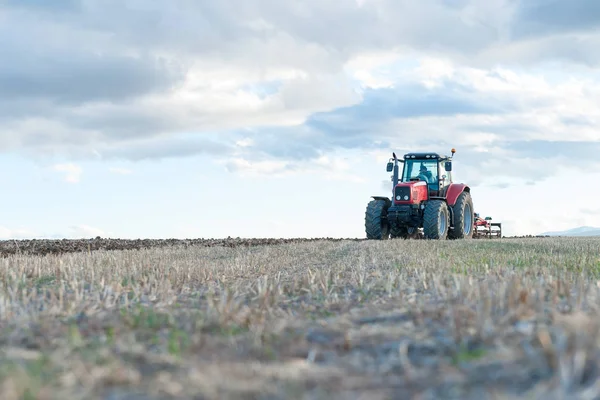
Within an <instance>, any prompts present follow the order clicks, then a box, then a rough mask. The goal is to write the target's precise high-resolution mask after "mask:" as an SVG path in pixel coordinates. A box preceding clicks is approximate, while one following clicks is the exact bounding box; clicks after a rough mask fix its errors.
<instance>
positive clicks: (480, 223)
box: [473, 217, 502, 239]
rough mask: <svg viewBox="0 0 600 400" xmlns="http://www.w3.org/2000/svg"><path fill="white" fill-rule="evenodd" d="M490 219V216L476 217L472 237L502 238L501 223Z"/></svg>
mask: <svg viewBox="0 0 600 400" xmlns="http://www.w3.org/2000/svg"><path fill="white" fill-rule="evenodd" d="M491 221H492V217H485V219H481V218H476V219H475V226H474V231H473V239H500V238H502V223H501V222H491Z"/></svg>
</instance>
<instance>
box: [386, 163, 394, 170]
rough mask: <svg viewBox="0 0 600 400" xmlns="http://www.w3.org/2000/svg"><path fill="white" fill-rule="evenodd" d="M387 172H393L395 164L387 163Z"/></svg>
mask: <svg viewBox="0 0 600 400" xmlns="http://www.w3.org/2000/svg"><path fill="white" fill-rule="evenodd" d="M385 170H386V171H387V172H392V171H393V170H394V163H393V162H391V161H390V162H389V163H387V167H386V168H385Z"/></svg>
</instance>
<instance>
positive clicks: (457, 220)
mask: <svg viewBox="0 0 600 400" xmlns="http://www.w3.org/2000/svg"><path fill="white" fill-rule="evenodd" d="M452 211H453V212H452V214H454V215H453V217H454V218H453V219H454V220H453V223H452V225H453V226H454V229H453V230H451V231H450V232H449V233H448V236H450V238H452V239H471V238H472V237H473V229H474V227H473V225H474V224H473V216H474V213H473V199H472V198H471V193H469V192H462V193H461V194H460V196H458V199H457V200H456V204H454V206H453V207H452Z"/></svg>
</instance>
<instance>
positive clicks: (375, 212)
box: [365, 199, 390, 240]
mask: <svg viewBox="0 0 600 400" xmlns="http://www.w3.org/2000/svg"><path fill="white" fill-rule="evenodd" d="M387 209H388V204H387V202H386V201H385V200H379V199H377V200H371V201H370V202H369V204H368V205H367V210H366V211H365V231H366V233H367V239H376V240H387V239H389V237H390V226H389V224H388V220H387Z"/></svg>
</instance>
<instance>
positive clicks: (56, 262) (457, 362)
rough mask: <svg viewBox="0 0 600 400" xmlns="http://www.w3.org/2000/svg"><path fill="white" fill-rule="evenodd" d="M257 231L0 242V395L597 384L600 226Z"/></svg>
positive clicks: (593, 387) (248, 393)
mask: <svg viewBox="0 0 600 400" xmlns="http://www.w3.org/2000/svg"><path fill="white" fill-rule="evenodd" d="M269 244H270V245H268V246H267V245H264V246H243V247H231V246H213V247H203V246H193V245H186V246H180V247H177V246H165V247H158V248H149V249H142V250H118V251H106V250H98V251H91V252H75V253H67V254H62V255H48V256H36V255H9V256H7V257H5V258H4V259H3V260H2V263H3V265H2V266H1V268H0V281H1V284H2V292H1V294H0V324H1V327H2V330H1V332H2V333H1V335H0V340H1V345H2V349H3V361H1V364H0V398H3V399H7V400H10V399H19V398H22V397H23V396H24V395H29V396H31V397H30V398H48V399H51V398H57V399H58V398H70V399H91V398H104V399H134V398H140V399H141V398H182V399H183V398H193V397H194V396H200V395H201V396H202V397H198V398H207V399H213V398H214V399H227V398H249V397H252V398H265V399H266V398H271V399H272V398H282V399H283V398H315V399H318V398H330V399H336V398H344V399H345V398H349V399H354V398H361V396H366V395H368V396H370V397H369V398H421V399H429V398H431V399H433V398H461V399H485V398H520V397H521V396H530V397H529V398H542V397H544V398H550V399H555V398H556V399H558V398H567V397H568V398H573V399H579V398H581V399H583V398H594V397H595V396H598V393H600V391H599V389H598V387H597V384H596V383H595V381H596V378H597V377H598V375H599V370H598V367H599V364H598V360H599V359H600V358H599V357H598V350H597V349H598V345H597V342H598V331H599V324H598V318H597V313H598V307H597V305H598V304H599V301H598V294H599V291H600V287H599V284H598V278H599V276H600V254H599V252H598V250H597V249H598V248H599V247H600V239H597V238H579V239H567V238H560V239H552V238H544V239H541V238H531V239H514V240H495V241H447V242H436V241H404V240H392V241H382V242H379V241H373V242H372V241H336V242H332V241H310V242H300V241H295V242H290V243H282V244H276V243H269ZM136 396H139V397H136ZM413 396H420V397H413ZM494 396H496V397H494ZM362 398H364V397H362Z"/></svg>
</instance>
